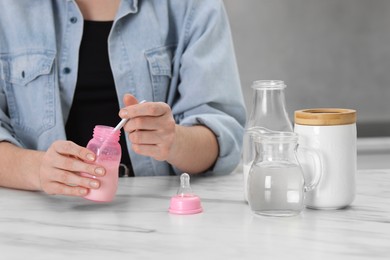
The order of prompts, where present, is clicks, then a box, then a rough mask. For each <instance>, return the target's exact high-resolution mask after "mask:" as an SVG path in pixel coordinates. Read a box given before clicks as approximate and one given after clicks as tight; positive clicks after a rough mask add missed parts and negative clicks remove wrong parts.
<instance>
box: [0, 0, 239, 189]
mask: <svg viewBox="0 0 390 260" xmlns="http://www.w3.org/2000/svg"><path fill="white" fill-rule="evenodd" d="M0 10H1V11H0V30H1V31H0V35H1V37H0V75H1V79H0V108H1V110H0V154H1V156H0V185H1V186H5V187H10V188H17V189H26V190H43V191H45V192H46V193H48V194H63V195H72V196H84V195H85V194H87V193H88V189H98V188H99V185H100V184H99V182H98V181H97V180H96V179H92V178H85V177H81V176H80V174H79V173H80V172H86V173H89V174H91V175H96V176H99V175H104V173H105V169H104V168H102V167H101V166H99V165H95V164H93V163H91V162H93V161H94V160H95V157H96V155H95V154H93V153H92V152H91V151H89V150H88V149H86V148H84V147H85V145H86V142H87V141H88V140H89V139H90V138H91V135H92V130H93V126H94V125H97V124H104V125H111V126H115V125H116V124H117V123H118V122H119V120H120V119H121V118H128V119H130V120H129V121H128V123H127V124H126V125H125V126H124V131H125V133H124V134H123V135H122V136H123V138H122V139H121V145H122V150H123V151H126V152H123V158H122V163H123V165H127V168H129V169H130V170H131V172H132V173H133V174H134V175H135V176H143V175H144V176H145V175H169V174H178V173H181V172H184V171H185V172H189V173H192V174H197V173H206V172H208V173H213V174H226V173H229V172H231V171H232V170H233V169H234V167H235V166H236V165H237V163H238V161H239V159H240V148H241V141H242V135H243V126H244V123H245V107H244V104H243V98H242V93H241V89H240V84H239V77H238V72H237V68H236V63H235V58H234V53H233V46H232V41H231V35H230V31H229V26H228V21H227V17H226V13H225V10H224V7H223V4H222V1H220V0H207V1H206V0H186V1H183V0H143V1H137V0H122V1H120V0H94V1H89V0H76V1H74V0H52V1H47V0H37V1H28V0H21V1H12V0H0ZM130 93H131V94H130ZM139 100H146V101H147V102H145V103H143V104H138V101H139ZM119 108H122V109H120V111H119V117H118V116H116V114H117V113H118V110H119Z"/></svg>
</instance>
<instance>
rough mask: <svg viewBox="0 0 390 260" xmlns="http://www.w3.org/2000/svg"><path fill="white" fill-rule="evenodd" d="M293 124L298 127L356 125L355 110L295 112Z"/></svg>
mask: <svg viewBox="0 0 390 260" xmlns="http://www.w3.org/2000/svg"><path fill="white" fill-rule="evenodd" d="M294 123H295V124H298V125H349V124H353V123H356V110H353V109H345V108H311V109H303V110H297V111H295V113H294Z"/></svg>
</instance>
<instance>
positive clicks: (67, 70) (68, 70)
mask: <svg viewBox="0 0 390 260" xmlns="http://www.w3.org/2000/svg"><path fill="white" fill-rule="evenodd" d="M62 71H63V72H64V73H65V74H69V73H70V72H71V69H70V68H68V67H66V68H64V69H63V70H62Z"/></svg>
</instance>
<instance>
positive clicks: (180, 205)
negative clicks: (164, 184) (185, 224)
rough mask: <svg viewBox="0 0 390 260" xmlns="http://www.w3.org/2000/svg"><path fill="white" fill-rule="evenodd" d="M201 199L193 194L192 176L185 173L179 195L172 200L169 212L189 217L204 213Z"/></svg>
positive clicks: (181, 178)
mask: <svg viewBox="0 0 390 260" xmlns="http://www.w3.org/2000/svg"><path fill="white" fill-rule="evenodd" d="M202 211H203V209H202V205H201V202H200V198H199V197H198V196H196V195H194V194H193V193H192V190H191V187H190V176H189V175H188V174H187V173H183V174H182V175H181V176H180V188H179V190H178V192H177V195H175V196H173V197H172V198H171V204H170V207H169V212H170V213H172V214H179V215H189V214H197V213H200V212H202Z"/></svg>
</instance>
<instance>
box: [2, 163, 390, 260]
mask: <svg viewBox="0 0 390 260" xmlns="http://www.w3.org/2000/svg"><path fill="white" fill-rule="evenodd" d="M177 187H178V178H177V177H139V178H124V179H121V180H120V188H119V191H118V194H117V197H116V199H115V201H114V202H112V203H110V204H95V203H92V202H89V201H86V200H84V199H81V198H70V197H62V196H48V195H45V194H43V193H39V192H26V191H18V190H9V189H4V188H0V259H1V260H10V259H29V260H31V259H40V260H41V259H88V260H94V259H110V260H117V259H310V260H312V259H328V260H330V259H331V260H335V259H390V199H389V198H390V170H364V171H359V173H358V176H357V197H356V199H355V201H354V202H353V204H352V206H351V207H349V208H348V209H344V210H333V211H318V210H309V209H307V210H305V211H304V212H303V213H302V214H301V215H299V216H296V217H284V218H273V217H258V216H254V215H252V213H251V212H250V209H249V206H248V205H247V204H246V203H244V201H243V192H242V175H241V174H238V173H234V174H232V175H229V176H225V177H203V178H196V179H194V178H193V179H192V188H193V190H194V192H195V193H196V194H198V195H199V196H200V197H201V198H202V204H203V207H204V212H203V213H201V214H197V215H189V216H178V215H171V214H169V213H168V212H167V209H168V206H169V200H170V197H171V196H172V195H174V194H175V193H176V190H177Z"/></svg>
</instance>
